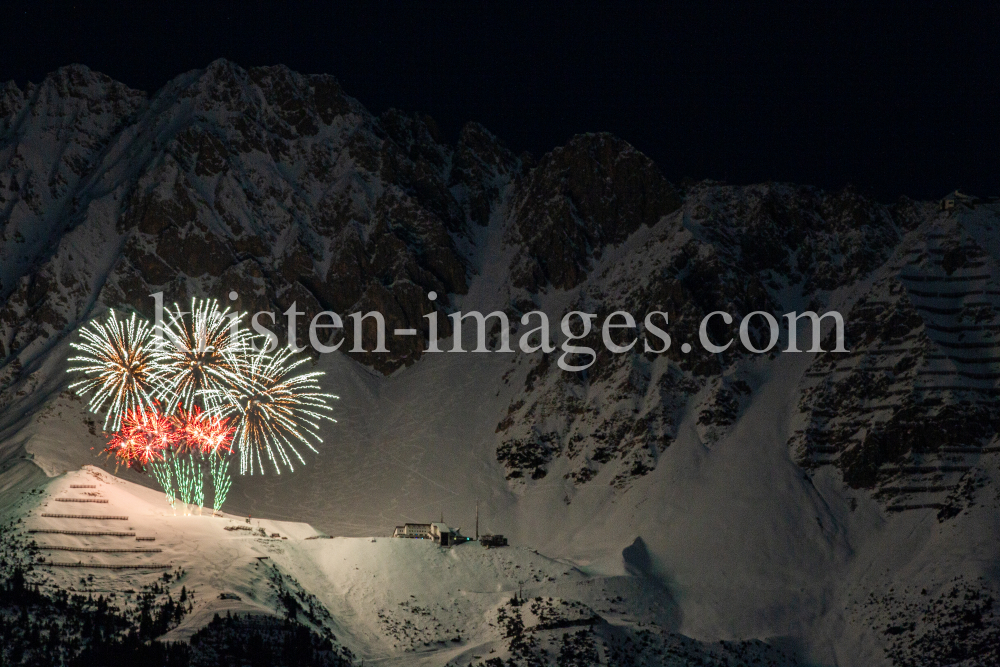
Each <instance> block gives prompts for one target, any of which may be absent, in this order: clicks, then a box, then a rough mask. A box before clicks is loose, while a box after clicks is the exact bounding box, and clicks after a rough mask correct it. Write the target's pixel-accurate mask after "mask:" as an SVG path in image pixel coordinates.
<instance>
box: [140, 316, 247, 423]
mask: <svg viewBox="0 0 1000 667" xmlns="http://www.w3.org/2000/svg"><path fill="white" fill-rule="evenodd" d="M165 314H166V316H167V317H166V320H165V321H164V323H163V337H162V339H161V340H160V341H159V342H158V344H157V346H156V353H155V363H156V365H157V368H158V369H159V370H160V371H161V377H162V378H163V379H162V382H160V384H159V387H158V396H159V397H160V398H162V399H163V400H164V401H165V402H166V412H167V414H172V413H173V412H174V410H175V409H177V408H178V407H180V408H182V409H184V410H187V411H190V410H191V409H192V407H193V406H194V404H195V399H196V398H198V397H202V398H203V400H204V401H205V402H206V404H208V403H210V401H211V400H212V399H211V398H210V397H213V396H222V393H221V392H220V390H223V389H226V388H227V387H231V386H232V385H233V384H234V383H235V382H237V381H238V379H239V377H240V376H241V375H242V374H243V372H244V365H245V360H246V350H247V349H248V345H249V341H250V332H249V331H247V330H246V329H243V328H241V327H240V326H239V324H240V319H241V318H242V317H243V315H240V314H237V313H230V312H229V310H228V309H226V310H219V304H218V302H216V301H215V300H214V299H202V300H199V299H191V311H190V312H185V311H182V310H181V309H180V307H179V306H177V304H174V308H173V310H171V309H170V308H167V309H165ZM188 316H189V317H188ZM208 407H210V406H208Z"/></svg>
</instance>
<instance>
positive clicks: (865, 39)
mask: <svg viewBox="0 0 1000 667" xmlns="http://www.w3.org/2000/svg"><path fill="white" fill-rule="evenodd" d="M147 4H149V5H151V4H152V3H125V2H121V3H117V8H115V9H114V10H104V9H101V8H100V7H99V5H98V3H95V2H84V1H82V0H81V2H78V3H77V4H76V5H74V4H73V3H53V2H39V1H38V0H33V1H31V2H21V1H20V0H18V1H13V2H10V1H8V2H5V3H3V8H2V9H0V80H6V79H11V78H13V79H15V80H16V81H17V82H18V83H20V84H24V83H25V82H26V81H39V80H40V79H41V78H42V77H43V76H44V75H45V74H46V73H47V72H49V71H51V70H53V69H55V68H56V67H59V66H61V65H65V64H69V63H83V64H85V65H88V66H89V67H91V68H92V69H95V70H99V71H102V72H105V73H106V74H109V75H110V76H112V77H114V78H116V79H119V80H121V81H124V82H125V83H127V84H129V85H130V86H133V87H136V88H141V89H144V90H148V91H155V90H156V89H157V88H159V87H160V86H162V85H163V84H164V83H165V82H166V81H167V80H169V79H170V78H172V77H174V76H176V75H177V74H179V73H181V72H184V71H187V70H190V69H194V68H200V67H204V66H205V65H206V64H208V63H209V62H211V61H212V60H214V59H215V58H218V57H226V58H229V59H231V60H233V61H235V62H236V63H238V64H240V65H243V66H251V65H264V64H276V63H284V64H286V65H288V66H289V67H291V68H292V69H295V70H298V71H301V72H307V73H313V72H326V73H330V74H334V75H335V76H337V78H338V79H339V80H340V81H341V83H342V84H343V86H344V88H345V89H346V90H347V92H348V93H349V94H351V95H353V96H354V97H357V98H358V99H359V100H360V101H361V102H362V103H363V104H365V105H366V106H367V107H368V108H369V109H371V110H372V111H374V112H376V113H377V112H381V111H383V110H384V109H386V108H388V107H390V106H395V107H398V108H401V109H404V110H407V111H419V112H421V113H429V114H430V115H432V116H433V117H434V118H435V119H437V121H438V123H439V124H440V126H441V127H442V129H443V130H444V131H445V132H446V134H447V135H448V136H450V137H454V136H455V134H456V133H457V131H458V128H459V127H461V125H462V123H463V122H464V121H466V120H477V121H479V122H481V123H483V124H484V125H486V126H487V127H488V128H490V129H491V130H492V131H493V132H495V133H496V134H497V135H499V136H500V137H501V138H502V139H503V140H505V141H506V142H507V143H508V144H509V145H510V146H511V148H513V149H514V150H517V151H520V150H530V151H532V152H533V153H535V154H540V153H543V152H545V151H546V150H548V149H550V148H552V147H553V146H556V145H558V144H560V143H563V142H565V141H566V139H567V138H569V137H570V136H572V135H573V134H575V133H578V132H585V131H600V130H606V131H610V132H614V133H616V134H618V135H620V136H622V137H624V138H625V139H627V140H628V141H630V142H631V143H632V144H634V145H635V146H636V147H638V148H639V149H640V150H642V151H644V152H645V153H647V154H648V155H650V156H651V157H652V158H653V159H655V160H656V161H657V163H658V164H659V165H660V167H661V169H662V170H663V172H664V174H665V175H666V176H667V177H668V178H670V179H671V180H679V179H680V178H682V177H684V176H689V177H693V178H713V179H718V180H725V181H729V182H732V183H748V182H756V181H764V180H785V181H795V182H800V183H811V184H816V185H820V186H822V187H825V188H831V189H835V188H840V187H842V186H844V185H845V184H847V183H851V184H853V185H855V186H856V187H858V188H859V189H860V190H862V191H864V192H866V193H869V194H874V195H876V196H877V197H879V198H880V199H882V200H884V201H889V200H894V199H895V198H896V197H897V196H899V195H900V194H907V195H910V196H913V197H919V198H936V197H939V196H941V195H943V194H944V193H946V192H948V191H950V190H951V189H953V188H955V187H960V188H962V189H963V190H967V191H969V192H972V193H975V194H984V195H985V194H1000V166H998V164H1000V160H998V155H1000V121H998V119H1000V46H998V45H1000V39H998V31H1000V4H998V3H995V2H980V3H977V4H974V5H973V4H970V5H966V4H958V3H943V2H936V3H920V2H915V1H911V2H906V3H900V4H898V5H884V4H878V3H875V2H871V3H868V4H867V6H866V8H864V9H850V10H847V9H845V8H844V7H845V5H844V4H843V3H841V2H825V3H795V5H793V7H794V8H793V9H788V8H785V9H777V8H775V7H774V5H775V3H767V4H768V8H766V9H764V8H759V7H750V6H749V5H758V4H764V3H751V2H740V3H733V4H720V3H707V2H701V1H697V2H686V3H675V6H668V5H667V3H625V2H607V3H600V4H594V3H588V2H573V3H571V2H566V3H562V5H561V8H559V9H552V8H543V7H542V5H537V6H533V5H532V4H524V5H522V4H518V3H514V2H509V1H508V2H474V1H471V0H470V1H467V2H463V3H455V4H451V3H429V2H415V1H407V2H402V1H400V2H396V3H385V4H383V3H376V2H368V1H365V0H359V1H358V2H353V3H334V2H331V1H327V2H314V3H292V2H284V3H280V4H279V3H266V2H262V1H257V0H243V1H241V2H216V3H209V2H203V3H200V5H199V6H197V7H195V8H181V6H180V5H179V4H178V3H169V2H161V3H157V6H156V7H155V8H152V9H151V8H149V7H147V6H142V5H147ZM536 4H537V3H536ZM341 5H343V6H341ZM804 5H809V7H805V6H804ZM820 5H822V6H820ZM545 7H548V6H547V5H546V6H545ZM887 7H892V8H891V9H889V8H887Z"/></svg>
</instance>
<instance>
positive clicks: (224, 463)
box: [209, 456, 233, 514]
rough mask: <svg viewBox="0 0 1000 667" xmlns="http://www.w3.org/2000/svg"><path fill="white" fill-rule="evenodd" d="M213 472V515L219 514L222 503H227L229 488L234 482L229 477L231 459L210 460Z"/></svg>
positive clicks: (218, 458)
mask: <svg viewBox="0 0 1000 667" xmlns="http://www.w3.org/2000/svg"><path fill="white" fill-rule="evenodd" d="M209 466H210V468H211V472H212V490H213V494H212V513H213V514H214V513H215V512H218V511H219V510H220V509H221V508H222V503H224V502H226V496H227V495H228V494H229V487H231V486H232V485H233V480H232V479H231V478H230V477H229V459H226V458H222V457H219V456H213V457H212V458H211V459H210V460H209Z"/></svg>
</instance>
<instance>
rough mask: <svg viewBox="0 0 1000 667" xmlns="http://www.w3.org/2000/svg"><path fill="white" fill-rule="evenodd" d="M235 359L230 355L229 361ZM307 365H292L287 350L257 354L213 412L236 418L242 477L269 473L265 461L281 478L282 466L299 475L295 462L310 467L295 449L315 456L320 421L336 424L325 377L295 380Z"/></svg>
mask: <svg viewBox="0 0 1000 667" xmlns="http://www.w3.org/2000/svg"><path fill="white" fill-rule="evenodd" d="M230 354H232V353H231V352H227V355H230ZM304 362H305V359H299V360H297V361H296V360H293V358H292V352H291V350H289V349H288V348H280V349H279V350H276V351H275V352H273V353H267V352H264V351H260V352H256V353H255V354H254V355H253V356H251V357H250V358H249V359H248V360H247V361H246V367H245V372H244V373H243V374H241V375H240V376H239V378H238V381H237V382H236V383H234V385H233V386H232V388H230V389H229V390H227V391H225V392H219V394H223V393H224V395H220V396H218V400H217V401H215V404H216V405H218V406H221V407H218V408H215V409H214V412H215V413H216V414H217V415H218V416H220V417H223V418H231V419H232V423H233V425H234V427H235V429H236V431H235V434H234V436H233V441H234V442H235V444H236V448H237V449H238V450H239V452H240V474H246V473H247V471H249V472H250V474H253V472H254V467H255V463H256V468H257V470H259V471H260V473H261V474H263V473H264V464H263V456H264V455H266V456H267V458H268V460H269V461H270V462H271V463H272V464H273V465H274V467H275V471H276V472H277V473H279V474H280V473H281V466H282V465H284V466H286V467H288V469H289V470H294V467H293V464H292V458H291V457H292V456H294V457H295V458H297V459H298V460H299V462H300V463H303V464H305V460H304V459H303V458H302V455H301V454H299V451H298V449H297V448H296V445H305V446H306V447H308V448H309V449H310V450H312V451H313V452H315V451H316V448H315V447H313V445H312V442H310V441H315V442H317V443H319V442H322V441H323V440H322V438H321V437H320V436H319V432H318V431H319V423H320V422H321V421H324V420H326V421H331V422H335V421H336V420H335V419H333V418H332V417H330V415H329V414H327V413H328V412H329V411H330V410H331V407H330V405H329V401H330V399H336V398H337V397H336V396H333V395H331V394H325V393H322V392H320V391H319V389H320V386H319V382H318V381H317V379H318V378H319V377H320V376H322V375H323V373H322V372H318V371H317V372H313V373H302V374H299V375H294V374H293V371H294V370H295V369H296V368H297V367H298V366H299V365H300V364H302V363H304Z"/></svg>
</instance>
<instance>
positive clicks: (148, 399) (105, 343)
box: [68, 310, 159, 431]
mask: <svg viewBox="0 0 1000 667" xmlns="http://www.w3.org/2000/svg"><path fill="white" fill-rule="evenodd" d="M80 335H81V337H82V338H83V342H82V343H70V346H71V347H72V348H73V349H75V350H76V351H77V352H79V355H78V356H75V357H71V358H70V359H69V361H70V362H71V363H73V364H77V365H75V366H72V367H71V368H69V369H68V372H70V373H74V372H76V373H82V374H83V375H84V379H82V380H80V381H78V382H74V383H73V384H71V385H70V387H69V388H70V389H71V390H73V391H75V392H76V394H77V395H78V396H84V395H86V394H88V393H91V392H93V396H91V398H90V403H89V405H88V407H89V409H90V410H91V411H93V412H100V411H101V410H102V409H104V407H105V405H107V406H108V407H107V410H108V412H107V415H106V416H105V418H104V430H108V423H109V422H110V423H111V430H113V431H117V430H119V429H120V428H121V424H122V418H123V417H124V416H125V415H126V414H129V413H131V412H133V411H136V412H144V411H145V410H147V409H153V407H154V405H155V400H154V395H153V394H154V388H155V387H156V385H157V383H158V381H159V369H158V367H157V366H156V364H155V363H154V362H153V356H154V354H155V353H154V339H153V336H152V327H151V326H150V325H149V322H147V321H145V320H139V319H137V318H136V316H135V313H133V314H132V317H130V318H129V319H127V320H119V319H118V316H117V315H115V311H114V310H111V312H110V314H109V315H108V319H107V321H106V322H105V323H104V324H102V323H100V322H99V321H96V320H95V321H93V322H90V323H89V324H87V325H86V326H84V327H83V328H82V329H81V330H80Z"/></svg>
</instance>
